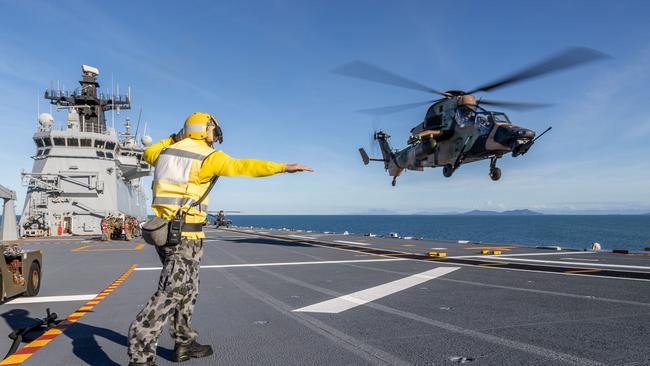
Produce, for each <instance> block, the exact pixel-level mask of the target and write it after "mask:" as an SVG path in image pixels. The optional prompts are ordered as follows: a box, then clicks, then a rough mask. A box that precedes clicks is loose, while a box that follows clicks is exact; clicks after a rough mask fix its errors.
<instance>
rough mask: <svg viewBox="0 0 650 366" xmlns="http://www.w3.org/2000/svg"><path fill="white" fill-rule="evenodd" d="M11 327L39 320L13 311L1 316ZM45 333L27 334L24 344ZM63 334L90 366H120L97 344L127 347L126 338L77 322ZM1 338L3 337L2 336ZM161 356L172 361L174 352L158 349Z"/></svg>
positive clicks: (21, 312)
mask: <svg viewBox="0 0 650 366" xmlns="http://www.w3.org/2000/svg"><path fill="white" fill-rule="evenodd" d="M0 316H2V317H3V318H4V319H5V321H6V322H7V324H8V325H9V327H10V328H11V329H13V330H17V329H22V328H25V327H29V326H30V325H33V324H36V323H37V322H38V319H37V318H32V317H30V316H29V311H27V310H24V309H12V310H9V311H7V312H4V313H2V314H0ZM44 332H45V328H43V329H40V330H36V331H33V332H30V333H28V334H25V337H24V342H25V343H26V342H31V341H33V340H34V339H36V338H38V337H39V336H40V335H41V334H43V333H44ZM63 334H64V335H65V336H67V337H68V338H70V339H71V340H72V352H73V353H74V354H75V355H76V356H77V357H78V358H79V359H80V360H82V361H83V362H85V363H87V364H88V365H106V366H119V365H120V364H119V363H118V362H115V361H113V360H112V359H111V358H110V357H109V356H108V355H107V354H106V352H104V350H103V349H102V347H101V346H100V345H99V343H97V337H102V338H105V339H107V340H109V341H112V342H114V343H115V344H117V345H120V346H123V347H124V348H125V349H126V347H127V338H126V336H124V335H122V334H120V333H118V332H115V331H113V330H111V329H106V328H101V327H96V326H94V325H89V324H84V323H82V322H79V321H78V322H76V323H74V324H71V325H69V326H68V327H67V328H66V329H65V330H64V331H63ZM0 337H1V335H0ZM7 351H8V350H0V354H1V355H0V357H3V356H4V354H5V352H7ZM158 353H159V355H160V356H162V357H164V358H166V359H171V354H172V350H169V349H166V348H162V347H158Z"/></svg>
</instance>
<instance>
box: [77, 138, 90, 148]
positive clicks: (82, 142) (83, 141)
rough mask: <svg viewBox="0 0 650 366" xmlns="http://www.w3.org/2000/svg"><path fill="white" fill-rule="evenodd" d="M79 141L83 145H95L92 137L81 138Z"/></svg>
mask: <svg viewBox="0 0 650 366" xmlns="http://www.w3.org/2000/svg"><path fill="white" fill-rule="evenodd" d="M79 142H80V143H81V146H83V147H91V146H93V140H91V139H81V140H79Z"/></svg>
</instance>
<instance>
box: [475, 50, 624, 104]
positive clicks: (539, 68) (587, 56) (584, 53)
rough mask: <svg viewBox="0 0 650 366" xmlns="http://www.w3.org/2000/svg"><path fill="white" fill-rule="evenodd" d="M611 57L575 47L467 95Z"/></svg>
mask: <svg viewBox="0 0 650 366" xmlns="http://www.w3.org/2000/svg"><path fill="white" fill-rule="evenodd" d="M610 57H611V56H609V55H607V54H605V53H602V52H600V51H596V50H594V49H591V48H586V47H573V48H569V49H567V50H565V51H563V52H560V53H558V54H556V55H554V56H551V57H550V58H548V59H546V60H544V61H541V62H539V63H536V64H533V65H531V66H529V67H526V68H524V69H522V70H520V71H518V72H515V73H513V74H510V75H508V76H505V77H503V78H501V79H497V80H495V81H493V82H491V83H488V84H485V85H482V86H480V87H478V88H476V89H474V90H471V91H469V92H467V94H474V93H476V92H479V91H483V92H487V91H490V90H493V89H497V88H502V87H504V86H506V85H510V84H514V83H518V82H521V81H524V80H528V79H533V78H536V77H539V76H542V75H545V74H549V73H552V72H557V71H560V70H564V69H568V68H571V67H574V66H578V65H581V64H586V63H589V62H593V61H597V60H602V59H605V58H610Z"/></svg>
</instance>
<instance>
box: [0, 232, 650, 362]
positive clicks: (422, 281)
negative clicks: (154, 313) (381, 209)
mask: <svg viewBox="0 0 650 366" xmlns="http://www.w3.org/2000/svg"><path fill="white" fill-rule="evenodd" d="M206 235H207V238H206V239H205V240H204V255H203V259H202V263H201V267H202V269H201V288H200V296H199V299H198V302H197V304H196V311H195V314H194V319H193V324H194V326H195V328H196V329H197V331H198V332H199V334H200V337H199V341H201V342H203V343H209V344H211V345H212V346H213V348H214V351H215V354H214V355H213V356H210V357H208V358H204V359H193V360H191V361H189V362H186V363H184V364H186V365H454V364H461V363H462V364H472V365H473V364H475V365H649V364H650V343H649V342H648V336H649V335H650V312H649V311H648V310H650V291H649V289H650V252H648V253H643V252H638V253H612V252H611V251H609V252H606V251H598V252H597V251H588V250H572V249H561V248H555V247H544V248H535V247H527V246H525V245H502V244H499V243H474V242H469V241H455V242H450V241H434V240H417V239H404V238H387V237H369V236H363V235H343V234H340V233H339V234H333V233H320V232H307V231H295V230H264V229H255V228H233V229H220V230H215V229H214V228H209V229H207V230H206ZM23 247H24V248H25V249H26V250H29V249H40V250H42V251H43V259H44V265H43V280H42V287H41V291H40V293H39V295H38V296H37V297H32V298H29V297H18V298H13V299H8V300H6V301H5V302H4V303H3V304H2V305H0V315H1V316H2V320H3V321H0V353H2V355H0V357H1V356H4V353H5V352H6V351H7V350H8V349H9V348H10V346H11V340H10V339H9V338H8V337H7V335H8V334H9V333H10V332H12V330H17V329H21V328H24V327H26V326H29V325H30V324H33V323H34V322H35V321H36V319H39V318H43V317H44V316H45V314H46V309H47V308H49V309H50V310H51V311H52V312H56V313H57V314H58V315H59V319H65V320H64V321H63V322H61V323H59V324H58V325H56V326H55V327H54V328H52V329H50V330H48V331H47V332H42V331H41V332H34V334H30V335H28V337H27V338H28V339H35V340H34V341H32V342H31V343H23V344H22V345H21V349H19V351H18V352H16V353H15V354H14V355H13V356H11V357H10V358H8V359H6V360H4V361H3V362H2V363H0V365H7V364H23V365H125V364H126V363H127V361H128V360H127V356H126V336H127V330H128V327H129V324H130V323H131V321H132V320H133V319H134V317H135V315H136V314H137V313H138V311H139V310H140V309H141V307H142V306H143V305H144V303H145V302H146V301H147V300H148V298H149V296H151V294H152V293H153V292H154V291H155V289H156V285H157V281H158V275H159V273H160V269H161V264H160V262H159V260H158V257H157V255H156V254H155V251H154V250H153V248H152V247H150V246H149V245H146V244H143V243H142V241H138V240H134V241H131V242H124V241H111V242H100V241H96V240H93V239H89V238H83V237H68V238H62V239H56V240H52V239H46V240H38V239H35V240H26V241H24V242H23ZM558 249H560V250H558ZM173 346H174V345H173V341H172V340H171V338H170V337H169V334H168V333H167V331H165V332H164V333H163V336H162V337H161V339H160V342H159V344H158V359H157V364H158V365H172V364H174V363H173V362H171V354H172V349H173Z"/></svg>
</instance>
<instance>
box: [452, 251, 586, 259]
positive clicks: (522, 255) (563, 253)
mask: <svg viewBox="0 0 650 366" xmlns="http://www.w3.org/2000/svg"><path fill="white" fill-rule="evenodd" d="M595 253H596V252H562V253H555V252H551V253H516V254H498V255H459V256H454V257H449V258H500V257H527V256H529V255H534V256H537V255H541V256H544V255H573V254H595Z"/></svg>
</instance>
